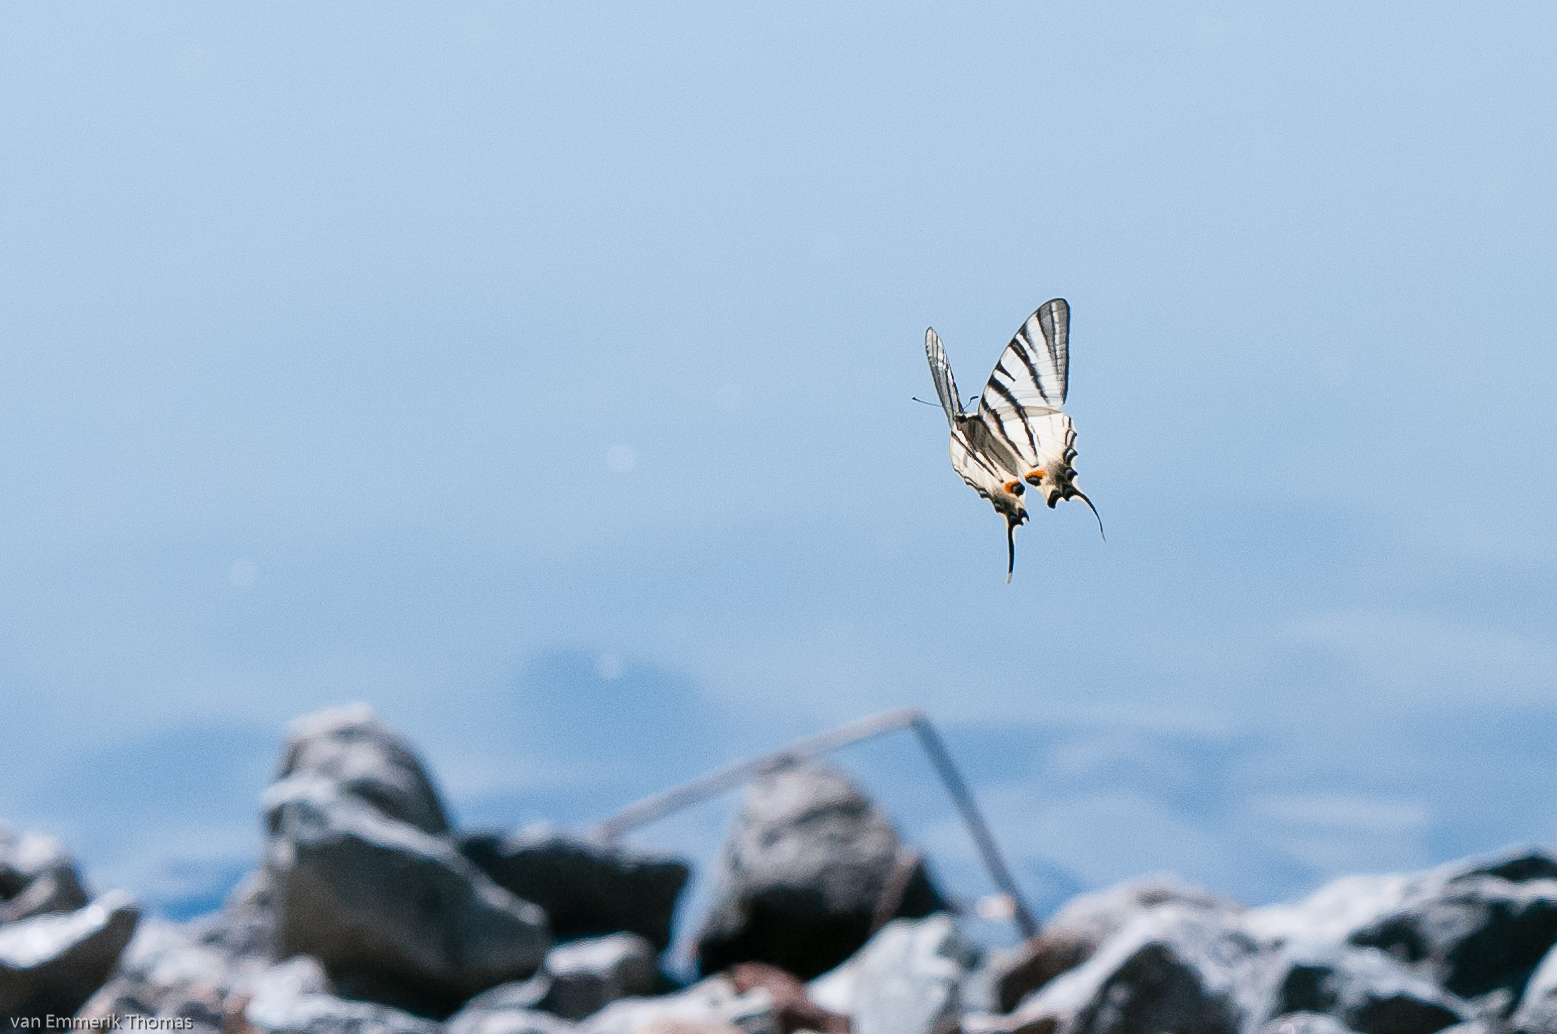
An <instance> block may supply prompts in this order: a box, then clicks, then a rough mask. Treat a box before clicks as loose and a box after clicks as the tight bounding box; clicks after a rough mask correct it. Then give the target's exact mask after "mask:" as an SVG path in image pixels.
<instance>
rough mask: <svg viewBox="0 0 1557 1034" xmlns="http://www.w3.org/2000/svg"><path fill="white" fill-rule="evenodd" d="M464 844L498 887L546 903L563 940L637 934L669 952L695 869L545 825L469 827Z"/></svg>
mask: <svg viewBox="0 0 1557 1034" xmlns="http://www.w3.org/2000/svg"><path fill="white" fill-rule="evenodd" d="M459 843H460V851H461V852H462V853H463V854H464V855H465V857H467V858H469V859H470V860H471V861H473V862H475V863H476V865H478V866H480V868H481V869H482V871H483V872H485V873H486V874H487V875H488V876H490V877H492V879H493V880H495V881H497V884H498V885H499V886H501V887H504V888H506V889H507V890H509V891H511V892H512V893H514V894H517V895H518V896H519V897H521V898H523V899H524V900H526V901H533V902H535V903H536V904H537V905H539V906H541V907H542V908H543V909H545V910H546V915H547V916H548V917H549V918H550V919H551V924H552V932H553V933H554V934H555V935H556V936H557V937H558V938H560V939H565V940H568V939H573V938H578V937H598V936H601V935H603V934H613V933H619V932H626V933H635V934H637V935H639V936H640V937H644V938H647V939H648V940H649V942H650V943H651V944H653V945H654V946H655V947H656V948H657V949H659V950H661V951H663V950H664V949H665V948H666V947H668V946H669V944H670V939H671V920H672V918H673V916H674V915H675V911H676V899H677V898H678V897H679V896H680V895H681V891H682V888H683V887H685V886H686V883H687V877H688V875H689V874H690V873H691V868H690V867H689V866H688V865H687V863H686V862H684V861H681V860H680V859H676V858H665V857H661V856H658V855H646V854H638V853H635V852H630V851H625V850H621V849H618V848H614V847H607V846H604V845H601V844H594V843H590V842H589V841H586V840H581V839H578V838H576V837H570V836H568V835H566V834H563V833H559V832H557V831H555V830H553V829H551V828H550V827H546V826H534V827H530V828H528V829H523V830H520V831H519V832H517V833H515V834H513V835H511V836H507V837H504V836H502V835H501V834H495V833H471V834H465V835H462V836H461V837H460V838H459Z"/></svg>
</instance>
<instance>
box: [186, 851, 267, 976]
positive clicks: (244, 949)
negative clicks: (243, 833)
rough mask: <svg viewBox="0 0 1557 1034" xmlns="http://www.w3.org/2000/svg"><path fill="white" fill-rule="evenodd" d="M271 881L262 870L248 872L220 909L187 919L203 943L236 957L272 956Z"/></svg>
mask: <svg viewBox="0 0 1557 1034" xmlns="http://www.w3.org/2000/svg"><path fill="white" fill-rule="evenodd" d="M270 897H271V895H270V884H269V882H268V881H267V880H266V878H265V871H264V870H263V869H260V870H256V871H255V872H251V873H249V874H248V875H247V876H245V877H244V878H243V880H242V881H240V882H239V884H238V885H237V886H236V887H234V888H233V889H232V893H230V894H228V895H227V900H226V901H225V902H223V903H222V907H221V910H220V911H218V912H214V913H212V914H211V915H208V916H200V917H199V918H196V919H193V920H191V921H190V924H189V926H190V929H191V930H192V931H193V932H194V934H195V936H196V937H197V939H198V940H199V941H200V942H201V943H202V944H207V945H210V946H211V947H212V948H215V949H216V950H218V951H221V952H223V953H225V954H227V955H230V956H233V957H235V958H248V957H255V958H271V957H274V955H275V951H276V920H275V914H274V913H273V911H272V910H271V900H270Z"/></svg>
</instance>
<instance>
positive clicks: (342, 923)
mask: <svg viewBox="0 0 1557 1034" xmlns="http://www.w3.org/2000/svg"><path fill="white" fill-rule="evenodd" d="M264 803H265V811H266V823H267V827H268V829H269V830H270V837H269V839H268V841H267V845H266V881H267V883H268V886H269V893H270V895H271V907H272V910H273V912H274V916H275V922H276V940H277V951H278V953H279V954H280V955H282V956H283V957H284V956H287V955H292V954H298V953H302V954H309V955H314V956H316V957H318V958H319V959H320V961H321V962H323V963H324V966H325V968H326V970H328V972H329V974H330V976H331V978H332V979H333V980H334V981H335V982H336V984H337V985H338V986H339V987H340V988H341V990H342V992H343V993H345V994H348V995H350V996H352V997H361V998H367V999H370V1000H373V1001H378V1002H385V1003H391V1004H396V1005H403V1006H406V1007H408V1008H414V1009H416V1010H418V1011H427V1012H439V1011H445V1012H446V1011H449V1010H452V1009H453V1008H455V1007H457V1006H458V1005H459V1004H460V1003H461V1002H463V1001H465V1000H466V999H467V998H469V997H471V996H472V995H473V994H476V993H477V992H480V991H482V990H485V989H486V988H488V987H492V986H494V985H497V984H501V983H505V982H508V981H512V980H516V979H522V978H524V977H527V976H529V975H530V974H531V973H533V972H535V970H536V969H537V968H539V966H540V964H541V961H542V959H543V958H544V956H545V952H546V949H547V948H548V947H549V946H550V937H549V935H548V932H547V925H546V916H545V913H543V912H542V911H541V910H540V909H539V908H537V907H536V906H535V905H533V904H531V903H529V902H527V901H521V900H520V899H518V898H516V897H514V896H513V895H512V894H510V893H509V892H508V891H506V890H503V889H502V888H501V887H499V886H497V885H496V884H495V883H493V882H492V881H491V880H490V879H488V878H487V877H486V876H485V875H484V874H482V873H481V871H480V870H478V869H477V868H476V867H475V866H474V865H472V864H471V863H470V862H469V861H467V860H466V859H465V858H464V857H463V856H461V855H460V854H459V852H458V851H456V850H455V849H454V846H453V844H452V842H451V841H450V840H449V839H448V838H446V837H439V836H433V835H430V834H428V833H425V832H422V831H421V830H420V829H418V828H416V827H415V826H413V825H411V824H409V823H406V822H400V821H395V820H393V819H391V818H388V817H386V816H385V815H384V814H383V813H381V812H380V811H378V810H377V809H375V808H372V807H370V806H368V805H367V804H365V803H363V801H362V800H361V799H360V798H359V797H356V796H350V795H345V794H342V793H340V792H338V790H337V785H336V784H335V783H334V782H333V781H331V780H328V779H325V778H323V777H319V776H310V775H293V776H290V777H288V778H287V779H284V780H282V781H281V782H279V783H276V784H275V785H273V786H272V787H271V788H270V789H269V790H267V791H266V794H265V798H264Z"/></svg>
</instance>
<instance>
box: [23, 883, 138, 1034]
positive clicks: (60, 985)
mask: <svg viewBox="0 0 1557 1034" xmlns="http://www.w3.org/2000/svg"><path fill="white" fill-rule="evenodd" d="M139 920H140V909H139V908H138V907H137V906H136V904H135V903H134V902H133V901H132V900H131V899H130V898H129V897H128V896H127V895H125V894H123V893H121V892H118V891H113V892H110V893H108V894H104V895H103V896H102V897H100V898H98V899H97V900H96V901H95V902H93V903H92V904H90V905H87V906H86V907H84V908H80V909H78V910H76V911H75V912H71V913H69V914H66V915H41V916H34V917H32V918H30V919H22V920H18V921H16V922H14V923H7V924H6V925H5V926H3V927H0V1015H3V1016H6V1017H8V1018H12V1019H18V1018H20V1017H24V1016H25V1017H32V1016H43V1015H55V1016H69V1015H71V1014H73V1013H75V1011H76V1010H77V1009H79V1008H80V1007H81V1006H82V1004H83V1003H85V1002H86V1000H87V999H88V998H90V997H91V996H92V992H94V991H96V990H97V989H98V988H99V987H101V986H102V985H103V983H104V982H105V981H106V980H107V979H108V975H109V973H111V972H112V971H113V968H114V963H115V962H117V961H118V959H119V953H120V952H122V951H123V950H124V946H125V945H126V944H128V943H129V941H130V937H131V935H133V934H134V933H135V926H136V923H137V922H138V921H139Z"/></svg>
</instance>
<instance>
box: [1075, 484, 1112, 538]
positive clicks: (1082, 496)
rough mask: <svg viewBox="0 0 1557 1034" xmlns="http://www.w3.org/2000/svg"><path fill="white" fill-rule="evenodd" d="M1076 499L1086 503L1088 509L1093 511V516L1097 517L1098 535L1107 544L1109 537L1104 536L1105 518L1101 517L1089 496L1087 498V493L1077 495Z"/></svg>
mask: <svg viewBox="0 0 1557 1034" xmlns="http://www.w3.org/2000/svg"><path fill="white" fill-rule="evenodd" d="M1076 498H1077V499H1080V500H1081V501H1082V502H1084V503H1086V504H1087V509H1089V510H1091V511H1092V516H1094V517H1097V533H1098V534H1099V535H1102V536H1103V541H1104V542H1107V541H1108V536H1107V535H1103V518H1102V517H1101V516H1099V514H1098V512H1097V507H1095V506H1093V505H1092V500H1090V499H1088V498H1087V496H1086V493H1084V492H1077V493H1076Z"/></svg>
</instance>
